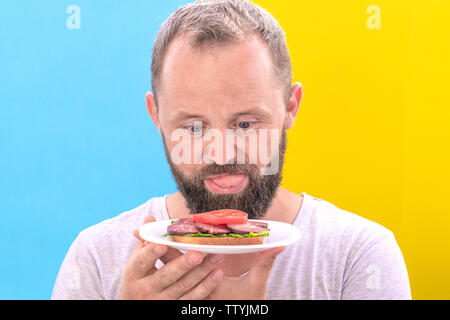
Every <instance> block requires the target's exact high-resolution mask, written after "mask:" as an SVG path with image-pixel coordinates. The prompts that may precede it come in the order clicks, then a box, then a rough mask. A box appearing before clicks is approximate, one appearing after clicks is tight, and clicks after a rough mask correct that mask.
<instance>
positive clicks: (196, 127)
mask: <svg viewBox="0 0 450 320" xmlns="http://www.w3.org/2000/svg"><path fill="white" fill-rule="evenodd" d="M186 129H188V130H189V131H190V132H191V133H199V132H201V131H202V125H198V124H194V125H192V126H188V127H186Z"/></svg>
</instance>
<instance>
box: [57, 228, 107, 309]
mask: <svg viewBox="0 0 450 320" xmlns="http://www.w3.org/2000/svg"><path fill="white" fill-rule="evenodd" d="M52 299H54V300H100V299H102V300H103V299H104V294H103V288H102V283H101V279H100V275H99V271H98V268H97V263H96V261H95V259H94V257H93V255H92V254H91V251H90V250H89V248H88V246H87V244H86V243H85V242H84V241H83V237H82V233H81V234H80V235H78V237H77V238H76V239H75V241H74V242H73V243H72V245H71V247H70V249H69V251H68V253H67V255H66V257H65V258H64V261H63V263H62V265H61V268H60V270H59V273H58V276H57V278H56V282H55V285H54V287H53V292H52Z"/></svg>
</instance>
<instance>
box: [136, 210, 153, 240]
mask: <svg viewBox="0 0 450 320" xmlns="http://www.w3.org/2000/svg"><path fill="white" fill-rule="evenodd" d="M154 221H156V219H155V217H154V216H152V215H147V216H145V218H144V221H142V224H146V223H150V222H154ZM133 236H134V237H135V238H136V239H138V240H141V241H144V240H143V239H141V237H140V236H139V228H137V229H134V230H133Z"/></svg>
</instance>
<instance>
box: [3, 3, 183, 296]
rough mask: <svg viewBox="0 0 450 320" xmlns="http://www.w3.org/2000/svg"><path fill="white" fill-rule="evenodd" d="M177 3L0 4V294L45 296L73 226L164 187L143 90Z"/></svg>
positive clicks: (166, 179) (169, 187) (165, 174)
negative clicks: (73, 19) (73, 24)
mask: <svg viewBox="0 0 450 320" xmlns="http://www.w3.org/2000/svg"><path fill="white" fill-rule="evenodd" d="M187 2H188V1H164V2H160V1H148V0H142V1H99V0H96V1H81V0H80V1H76V2H73V1H60V0H58V1H57V0H53V1H8V2H2V5H1V8H0V46H1V47H0V67H1V68H0V173H1V174H0V259H1V261H0V299H49V298H50V297H51V292H52V288H53V284H54V281H55V279H56V276H57V273H58V270H59V267H60V265H61V263H62V261H63V259H64V256H65V254H66V253H67V250H68V249H69V247H70V245H71V243H72V241H73V240H74V239H75V237H76V236H77V235H78V233H79V232H80V231H81V230H82V229H84V228H86V227H89V226H91V225H93V224H96V223H98V222H100V221H102V220H104V219H107V218H111V217H113V216H116V215H118V214H119V213H121V212H123V211H127V210H130V209H132V208H135V207H137V206H138V205H140V204H141V203H143V202H145V201H147V200H148V199H149V198H151V197H154V196H159V195H163V194H166V193H171V192H174V191H175V190H176V187H175V183H174V182H173V179H172V177H171V174H170V170H169V167H168V165H167V164H166V160H165V156H164V152H163V147H162V143H161V138H160V136H159V134H158V132H157V130H156V128H155V127H154V125H153V123H152V121H151V118H150V116H149V115H148V113H147V110H146V106H145V93H146V92H147V91H151V83H150V81H151V75H150V63H151V52H152V47H153V41H154V39H155V37H156V34H157V31H158V30H159V27H160V25H161V23H162V22H163V21H164V20H165V19H166V18H167V17H168V16H169V15H170V13H171V12H173V11H174V10H176V9H177V8H178V7H179V6H181V5H183V4H185V3H187ZM72 4H74V5H77V6H79V7H80V10H81V28H80V29H79V30H77V29H73V30H70V29H68V28H67V26H66V21H67V19H68V18H69V17H70V16H71V14H68V13H66V10H67V8H68V7H69V5H72Z"/></svg>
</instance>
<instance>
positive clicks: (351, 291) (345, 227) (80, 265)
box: [52, 193, 411, 299]
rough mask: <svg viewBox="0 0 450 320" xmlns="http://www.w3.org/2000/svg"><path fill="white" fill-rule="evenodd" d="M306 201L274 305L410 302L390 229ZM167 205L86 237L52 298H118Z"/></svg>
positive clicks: (283, 257) (280, 266) (281, 258)
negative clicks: (138, 248)
mask: <svg viewBox="0 0 450 320" xmlns="http://www.w3.org/2000/svg"><path fill="white" fill-rule="evenodd" d="M302 196H303V204H302V207H301V209H300V212H299V214H298V216H297V218H296V220H295V222H294V225H295V226H296V227H297V228H298V229H299V230H300V234H301V238H300V240H299V241H298V242H297V243H295V244H292V245H290V246H288V247H287V248H286V249H285V250H284V251H283V252H282V253H281V254H279V255H278V257H277V259H276V260H275V263H274V265H273V268H272V271H271V274H270V277H269V280H268V289H267V299H411V290H410V286H409V280H408V273H407V270H406V266H405V262H404V259H403V256H402V253H401V251H400V249H399V247H398V244H397V242H396V240H395V238H394V235H393V233H392V232H391V231H389V230H388V229H386V228H384V227H383V226H381V225H379V224H377V223H375V222H372V221H369V220H367V219H365V218H362V217H360V216H358V215H356V214H353V213H350V212H348V211H345V210H342V209H339V208H337V207H336V206H334V205H332V204H331V203H329V202H327V201H324V200H321V199H317V198H314V197H312V196H310V195H308V194H306V193H302ZM165 200H166V197H165V196H164V197H157V198H152V199H150V200H148V201H147V202H146V203H144V204H142V205H141V206H139V207H137V208H135V209H133V210H130V211H127V212H124V213H122V214H120V215H118V216H117V217H114V218H112V219H108V220H105V221H103V222H101V223H99V224H96V225H94V226H92V227H89V228H87V229H85V230H83V231H82V232H80V234H79V235H78V237H77V238H76V239H75V241H74V242H73V244H72V245H71V247H70V249H69V252H68V253H67V255H66V257H65V259H64V262H63V264H62V266H61V269H60V270H59V273H58V276H57V279H56V283H55V285H54V289H53V294H52V299H116V297H117V295H118V293H119V288H120V283H121V279H122V273H123V270H124V267H125V265H126V263H127V261H128V259H129V257H130V255H131V253H132V251H133V249H134V247H135V244H136V239H135V238H134V237H133V235H132V232H133V230H135V229H137V228H138V227H139V226H140V225H141V224H142V221H143V220H144V217H145V216H146V215H149V214H151V215H153V216H154V217H155V218H156V219H157V220H161V219H169V216H168V214H167V209H166V203H165ZM158 263H159V264H157V267H160V266H161V265H162V263H161V262H160V261H159V260H158Z"/></svg>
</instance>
